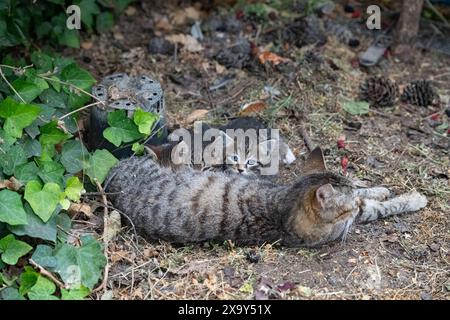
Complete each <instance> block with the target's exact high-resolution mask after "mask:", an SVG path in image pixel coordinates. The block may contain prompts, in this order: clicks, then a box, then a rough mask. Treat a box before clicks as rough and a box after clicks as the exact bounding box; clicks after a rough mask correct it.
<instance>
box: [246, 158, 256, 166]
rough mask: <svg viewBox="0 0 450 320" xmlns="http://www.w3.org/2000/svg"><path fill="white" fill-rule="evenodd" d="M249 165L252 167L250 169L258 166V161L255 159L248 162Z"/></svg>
mask: <svg viewBox="0 0 450 320" xmlns="http://www.w3.org/2000/svg"><path fill="white" fill-rule="evenodd" d="M247 165H248V166H250V167H253V166H255V165H256V160H253V159H249V160H247Z"/></svg>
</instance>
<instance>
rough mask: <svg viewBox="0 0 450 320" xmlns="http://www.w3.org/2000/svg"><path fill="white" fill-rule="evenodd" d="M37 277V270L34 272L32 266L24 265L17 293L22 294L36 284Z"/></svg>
mask: <svg viewBox="0 0 450 320" xmlns="http://www.w3.org/2000/svg"><path fill="white" fill-rule="evenodd" d="M38 278H39V272H36V271H35V270H34V269H33V268H32V267H30V266H25V271H24V272H23V273H22V274H21V275H20V280H19V282H20V286H19V293H20V294H21V295H22V296H24V295H26V294H27V293H28V291H30V289H31V288H33V286H34V285H35V284H36V282H37V280H38Z"/></svg>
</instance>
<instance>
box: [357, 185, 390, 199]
mask: <svg viewBox="0 0 450 320" xmlns="http://www.w3.org/2000/svg"><path fill="white" fill-rule="evenodd" d="M392 194H393V193H392V192H391V190H389V189H388V188H384V187H374V188H358V189H355V190H354V191H353V195H354V196H355V197H359V198H362V199H374V200H378V201H383V200H386V199H387V198H389V197H391V196H392Z"/></svg>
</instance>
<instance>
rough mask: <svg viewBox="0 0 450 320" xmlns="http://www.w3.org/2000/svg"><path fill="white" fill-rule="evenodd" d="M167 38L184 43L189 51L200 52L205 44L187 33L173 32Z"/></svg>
mask: <svg viewBox="0 0 450 320" xmlns="http://www.w3.org/2000/svg"><path fill="white" fill-rule="evenodd" d="M166 39H167V40H168V41H170V42H172V43H178V44H182V45H183V46H184V48H185V49H186V50H187V51H189V52H199V51H202V50H203V46H202V45H201V44H200V42H198V41H197V39H195V38H194V37H193V36H191V35H187V34H182V33H180V34H173V35H170V36H167V37H166Z"/></svg>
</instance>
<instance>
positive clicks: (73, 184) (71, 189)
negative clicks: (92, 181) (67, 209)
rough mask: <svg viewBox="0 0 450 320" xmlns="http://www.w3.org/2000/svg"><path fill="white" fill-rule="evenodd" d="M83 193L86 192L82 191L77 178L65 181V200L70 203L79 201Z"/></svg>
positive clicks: (82, 188) (81, 185)
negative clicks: (68, 200)
mask: <svg viewBox="0 0 450 320" xmlns="http://www.w3.org/2000/svg"><path fill="white" fill-rule="evenodd" d="M84 192H86V190H84V187H83V184H82V183H81V182H80V180H79V179H78V177H70V178H69V179H68V180H67V186H66V190H64V193H65V194H66V196H67V198H69V199H70V200H72V201H79V200H80V197H81V195H82V194H83V193H84Z"/></svg>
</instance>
